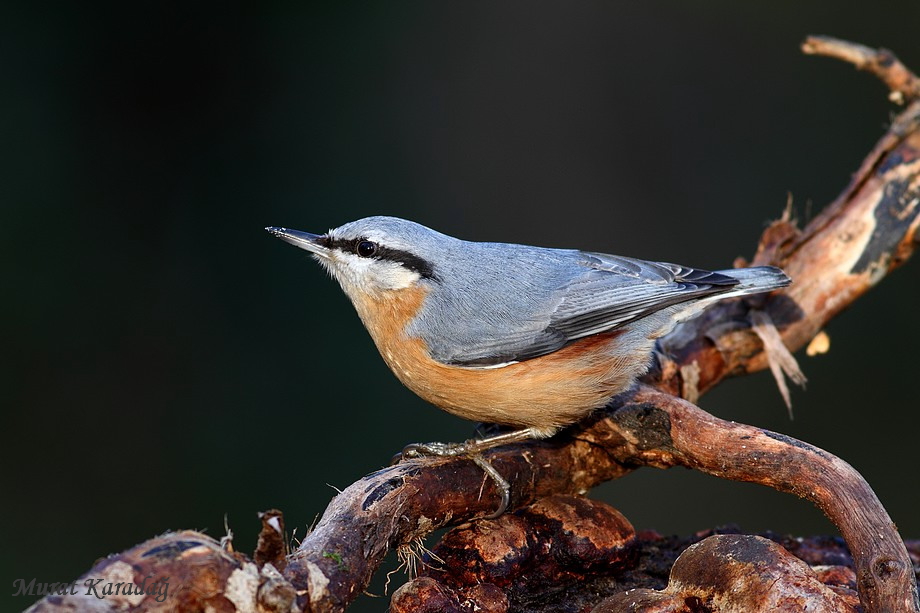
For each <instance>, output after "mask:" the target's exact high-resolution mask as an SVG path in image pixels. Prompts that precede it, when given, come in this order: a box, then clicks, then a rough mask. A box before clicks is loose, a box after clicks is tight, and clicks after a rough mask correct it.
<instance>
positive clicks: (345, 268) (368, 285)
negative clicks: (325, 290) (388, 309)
mask: <svg viewBox="0 0 920 613" xmlns="http://www.w3.org/2000/svg"><path fill="white" fill-rule="evenodd" d="M324 263H325V264H326V265H327V267H328V269H329V271H330V272H332V275H333V276H334V277H335V278H336V280H337V281H338V282H339V284H340V285H341V286H342V289H344V290H345V293H347V294H351V292H357V293H363V294H367V293H375V292H380V291H385V290H400V289H406V288H408V287H411V286H413V285H415V283H416V282H418V280H419V279H420V278H421V275H419V274H418V273H417V272H415V271H413V270H409V269H408V268H406V267H404V266H403V265H402V264H399V263H398V262H391V261H388V260H378V259H375V258H362V257H359V256H357V255H354V254H351V253H333V254H332V257H331V258H330V259H329V261H328V262H324Z"/></svg>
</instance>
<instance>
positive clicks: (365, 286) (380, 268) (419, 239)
mask: <svg viewBox="0 0 920 613" xmlns="http://www.w3.org/2000/svg"><path fill="white" fill-rule="evenodd" d="M266 230H268V231H269V232H271V233H272V234H273V235H275V236H277V237H278V238H281V239H282V240H285V241H287V242H289V243H291V244H292V245H295V246H297V247H300V248H301V249H305V250H307V251H309V252H310V253H312V254H313V256H314V257H315V258H316V259H317V260H318V261H319V262H320V263H321V264H322V265H323V266H324V267H325V268H326V269H327V270H328V271H329V272H330V273H331V274H332V276H333V277H335V279H336V280H337V281H338V282H339V284H340V285H341V286H342V289H344V290H345V293H347V294H348V295H349V297H352V298H353V297H354V294H355V293H356V292H361V293H364V294H371V295H373V294H376V293H379V292H381V291H385V290H399V289H405V288H408V287H411V286H413V285H415V284H416V283H418V282H419V281H421V280H423V279H427V280H433V279H435V278H436V276H437V270H436V265H435V264H434V262H433V261H432V260H433V259H434V256H435V254H436V253H437V252H438V250H440V249H444V248H447V247H448V246H449V244H451V243H456V242H458V241H457V239H455V238H452V237H450V236H447V235H444V234H441V233H440V232H435V231H434V230H431V229H429V228H426V227H425V226H423V225H421V224H417V223H415V222H412V221H407V220H405V219H399V218H397V217H382V216H378V217H365V218H364V219H359V220H357V221H353V222H351V223H347V224H345V225H343V226H340V227H338V228H334V229H332V230H329V231H328V232H326V233H325V234H310V233H308V232H300V231H298V230H289V229H287V228H277V227H269V228H266Z"/></svg>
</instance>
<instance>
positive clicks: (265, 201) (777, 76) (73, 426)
mask: <svg viewBox="0 0 920 613" xmlns="http://www.w3.org/2000/svg"><path fill="white" fill-rule="evenodd" d="M917 23H920V3H917V2H913V1H907V0H901V1H887V2H884V1H883V2H876V3H872V4H871V5H870V4H866V3H855V2H831V1H829V0H823V1H820V2H809V3H798V2H770V3H767V2H758V3H749V2H746V3H740V2H730V1H727V0H719V1H711V2H705V3H702V2H699V3H688V2H681V1H678V0H673V1H664V0H655V1H651V2H650V1H639V0H631V1H620V2H600V1H593V2H578V3H563V2H533V1H528V2H523V1H518V2H465V3H441V2H399V3H383V2H378V3H351V2H327V3H309V4H307V3H294V2H291V3H282V2H265V3H261V4H259V5H258V7H255V6H253V5H249V6H248V7H244V6H242V5H236V4H235V3H231V4H226V3H220V4H218V3H214V4H206V3H178V2H136V3H120V4H118V5H117V6H116V5H112V6H109V7H103V6H101V5H97V6H89V5H84V4H75V3H74V4H66V5H64V6H60V7H53V8H52V7H51V6H49V5H47V4H46V3H37V2H36V3H21V4H20V5H18V6H13V3H3V4H2V5H0V82H2V87H0V108H2V112H0V135H2V144H0V156H2V164H0V250H2V258H0V272H2V278H3V281H4V288H5V291H4V297H3V300H2V301H0V322H2V323H0V347H2V349H0V384H2V385H0V389H2V396H0V403H2V406H3V408H4V410H3V427H2V432H3V434H2V437H3V438H2V445H0V454H2V458H0V462H2V463H0V466H2V471H3V484H4V495H3V496H2V501H0V514H2V515H0V516H2V518H3V520H4V521H3V522H2V524H3V525H2V530H3V538H2V543H3V545H4V552H5V555H4V556H3V559H2V561H0V565H2V576H3V582H4V583H5V585H7V586H10V584H11V582H12V581H13V580H15V579H17V578H24V579H26V580H27V581H28V580H29V579H30V578H33V577H34V578H36V579H37V581H65V580H66V581H69V580H71V579H74V578H76V577H77V576H78V575H80V574H82V573H83V572H85V571H87V570H88V569H89V568H90V567H91V565H92V564H93V562H94V561H95V560H96V559H97V558H99V557H101V556H104V555H106V554H109V553H112V552H118V551H121V550H123V549H126V548H128V547H131V546H133V545H135V544H137V543H139V542H142V541H144V540H145V539H147V538H150V537H152V536H154V535H157V534H160V533H162V532H164V531H167V530H177V529H183V528H194V529H200V530H206V531H207V533H208V534H210V535H212V536H214V537H220V536H221V535H223V534H224V522H225V518H226V521H227V523H228V524H229V526H230V528H231V529H232V530H233V532H234V534H235V537H236V541H235V545H236V547H237V548H238V549H240V550H242V551H247V552H249V551H251V550H252V548H253V546H254V543H255V536H256V534H257V532H258V526H259V523H258V520H257V518H256V513H257V512H258V511H260V510H264V509H268V508H271V507H277V508H279V509H282V510H283V511H284V513H285V517H286V520H287V525H288V528H289V530H290V531H294V532H295V536H296V537H302V536H303V535H304V534H305V533H306V530H307V527H308V526H309V525H310V524H311V523H313V522H314V520H315V519H316V518H317V516H318V515H319V514H321V513H322V511H323V509H324V508H325V506H326V504H327V503H328V501H329V500H330V499H331V498H332V496H333V495H334V494H335V488H344V487H346V486H347V485H348V484H350V483H352V482H353V481H355V480H356V479H358V478H360V477H361V476H363V475H364V474H366V473H368V472H371V471H373V470H375V469H377V468H379V467H381V466H383V465H385V464H386V463H387V462H388V460H389V458H390V456H391V455H392V454H393V453H394V452H396V451H398V450H399V449H401V448H402V447H403V446H404V445H405V444H407V443H409V442H414V441H432V440H446V441H457V440H462V439H464V438H466V437H468V436H469V435H470V434H471V431H472V425H471V424H470V423H467V422H464V421H462V420H460V419H457V418H454V417H450V416H448V415H446V414H443V413H441V412H440V411H438V410H436V409H434V408H433V407H431V406H428V405H426V404H425V403H423V402H422V401H421V400H419V399H417V398H416V397H415V396H414V395H413V394H412V393H410V392H409V391H408V390H406V389H405V388H403V387H402V386H401V385H400V384H399V383H398V382H397V380H396V379H395V377H393V376H392V375H391V374H390V372H389V371H388V370H387V368H386V366H385V365H384V363H383V361H382V360H381V359H380V358H379V356H378V355H377V353H376V350H375V349H374V346H373V344H372V343H371V341H370V338H369V337H368V335H367V333H366V332H365V331H364V329H363V328H362V326H361V325H360V322H359V321H358V319H357V317H356V316H355V314H354V312H353V310H352V307H351V306H350V304H349V303H348V301H347V300H346V298H345V296H344V295H343V294H342V293H341V291H340V290H339V288H338V287H337V286H336V285H335V284H334V283H333V282H332V281H331V280H330V279H328V278H326V275H325V274H324V273H323V272H322V271H321V270H320V268H319V267H318V266H317V265H316V264H315V263H313V262H312V261H311V260H310V259H309V258H308V257H307V255H306V254H305V253H304V252H301V251H298V250H296V249H293V248H292V247H290V246H289V245H286V244H284V243H282V242H280V241H278V240H276V239H273V238H272V237H270V236H269V235H268V234H267V233H265V232H264V230H263V229H262V228H263V227H264V226H266V225H283V226H288V227H293V228H298V229H302V230H308V231H313V232H323V231H325V230H326V229H328V228H329V227H333V226H337V225H339V224H341V223H344V222H346V221H350V220H353V219H356V218H359V217H363V216H366V215H371V214H391V215H397V216H401V217H407V218H411V219H413V220H416V221H419V222H421V223H424V224H426V225H429V226H431V227H434V228H436V229H438V230H441V231H443V232H446V233H448V234H452V235H455V236H459V237H462V238H467V239H474V240H500V241H514V242H525V243H530V244H537V245H546V246H553V247H581V248H585V249H591V250H597V251H607V252H613V253H619V254H623V255H632V256H636V257H642V258H648V259H659V260H670V261H676V262H681V263H686V264H691V265H696V266H702V267H729V266H731V263H732V260H733V259H734V258H735V257H736V256H747V257H749V256H750V255H752V253H753V250H754V248H755V245H756V241H757V238H758V236H759V234H760V232H761V231H762V229H763V227H764V225H765V224H766V223H767V222H768V221H769V220H771V219H773V218H775V217H777V216H779V215H780V213H781V212H782V210H783V207H784V206H785V204H786V199H787V195H788V194H791V196H792V198H793V199H794V203H795V209H796V211H797V212H798V215H799V217H800V218H803V219H807V218H808V217H809V215H810V214H812V213H813V212H815V211H817V210H819V209H820V207H822V206H823V205H825V204H826V203H827V202H829V201H830V200H831V199H833V198H834V196H835V195H836V194H837V193H838V192H839V191H840V190H841V189H842V188H843V187H844V185H845V184H846V182H847V180H848V178H849V176H850V174H851V173H852V172H853V171H855V169H856V168H857V166H858V165H859V163H860V161H861V160H862V158H863V156H864V155H865V154H866V153H867V152H868V151H869V149H870V148H871V147H872V146H873V144H874V143H875V141H876V139H877V138H878V137H879V136H881V134H882V133H883V131H884V129H885V126H886V123H887V122H888V121H889V119H890V115H891V113H892V112H894V111H895V110H896V107H894V106H893V105H891V104H890V103H889V102H888V101H887V99H886V96H887V91H886V90H885V88H884V87H883V86H882V85H881V84H880V83H879V82H877V81H876V80H875V79H874V78H873V77H871V76H868V75H866V74H860V73H857V72H856V71H854V70H853V68H852V67H850V66H849V65H844V64H842V63H839V62H836V61H832V60H829V59H824V58H814V57H806V56H803V55H802V54H801V53H800V52H799V44H800V42H801V41H802V39H803V38H804V37H805V36H806V35H807V34H830V35H834V36H838V37H842V38H848V39H852V40H856V41H858V42H862V43H865V44H868V45H872V46H885V47H888V48H890V49H892V50H894V51H895V52H896V53H897V54H898V55H899V57H900V58H901V59H902V60H904V62H905V63H906V64H907V65H908V66H911V67H913V68H914V69H915V70H920V47H918V44H917V33H916V24H917ZM918 278H920V262H910V263H909V264H908V265H907V266H906V267H905V268H904V269H902V270H899V271H897V272H896V273H895V274H894V275H893V276H892V277H891V278H889V279H886V280H885V281H884V282H883V283H882V284H881V285H880V286H879V287H878V288H876V289H875V290H874V291H872V292H870V293H869V294H868V295H867V296H865V298H863V299H862V300H860V301H859V302H858V303H857V304H856V305H855V306H854V307H853V308H851V309H850V310H849V311H847V312H846V313H844V314H843V315H842V316H840V317H839V318H838V319H837V320H835V321H834V322H833V323H832V325H831V326H830V328H829V329H828V332H829V334H830V338H831V349H830V352H829V354H827V355H825V356H821V357H818V358H807V357H805V356H804V355H801V356H800V360H801V364H802V367H803V369H804V371H805V373H806V375H807V376H808V377H809V383H808V390H807V391H802V390H795V391H794V393H793V401H794V404H795V419H794V420H793V421H790V420H789V418H788V417H787V415H786V409H785V407H784V406H783V403H782V401H781V399H780V396H779V394H778V392H777V391H776V389H775V386H774V384H773V382H772V380H771V379H770V377H769V375H768V374H766V373H760V374H759V375H756V376H751V377H745V378H742V379H736V380H732V381H728V382H726V383H725V384H723V385H722V386H720V387H719V388H718V389H717V390H716V391H714V392H712V393H710V394H708V395H706V396H705V397H704V398H703V399H702V402H701V404H702V406H703V407H704V408H705V409H707V410H709V411H711V412H713V413H714V414H716V415H718V416H720V417H722V418H725V419H729V420H736V421H741V422H745V423H750V424H755V425H758V426H762V427H766V428H770V429H773V430H777V431H779V432H782V433H785V434H788V435H791V436H794V437H797V438H800V439H804V440H806V441H808V442H810V443H813V444H815V445H818V446H820V447H822V448H824V449H826V450H828V451H831V452H833V453H835V454H838V455H839V456H841V457H842V458H844V459H846V460H847V461H849V462H850V463H851V464H853V465H854V466H855V467H856V468H857V469H858V470H860V471H861V472H862V474H863V475H864V476H865V477H866V479H867V480H868V481H869V483H870V484H872V485H873V487H874V488H875V490H876V492H877V494H878V496H879V497H880V498H881V500H882V501H883V503H884V504H885V505H886V507H887V509H888V510H889V512H890V514H891V516H892V518H893V519H894V521H895V522H896V523H897V524H898V526H899V527H900V529H901V531H902V533H903V534H904V536H905V537H909V538H918V537H920V516H918V514H917V512H916V507H917V502H918V494H917V489H916V478H915V476H914V474H915V467H916V453H915V449H914V447H913V446H911V445H907V444H905V442H904V441H903V440H902V439H899V438H897V437H895V436H893V435H894V434H896V433H901V434H905V435H906V436H908V438H909V439H912V438H913V437H914V436H915V433H916V432H918V422H920V416H918V412H917V411H916V408H917V406H916V400H915V399H916V394H915V389H914V387H913V383H912V382H914V381H915V380H916V357H915V352H914V348H915V346H916V344H917V342H918V340H920V322H918V318H917V317H916V308H917V307H916V305H917V304H918V299H920V291H918V284H917V279H918ZM592 496H595V497H598V498H601V499H603V500H605V501H607V502H609V503H610V504H612V505H614V506H616V507H618V508H619V509H620V510H622V511H623V512H624V513H625V514H626V515H627V516H628V517H629V519H630V520H631V521H632V522H633V524H635V526H636V527H637V528H653V529H656V530H658V531H660V532H662V533H665V534H680V535H686V534H689V533H692V532H694V531H697V530H701V529H706V528H710V527H713V526H717V525H721V524H728V523H734V524H737V525H739V526H740V527H741V528H742V529H744V530H748V531H762V530H768V529H770V530H775V531H779V532H788V533H792V534H796V535H809V534H836V531H835V529H834V527H833V526H832V525H831V524H830V523H829V522H828V521H827V520H826V519H825V518H824V517H823V516H822V515H821V513H820V512H819V511H818V510H817V509H815V508H814V507H812V506H811V505H810V504H809V503H807V502H805V501H801V500H798V499H795V498H794V497H791V496H787V495H782V494H778V493H775V492H773V491H771V490H768V489H765V488H763V487H758V486H753V485H747V484H739V483H730V482H723V481H720V480H718V479H715V478H712V477H708V476H705V475H700V474H696V473H693V472H690V471H687V470H681V469H674V470H671V471H657V470H653V469H644V470H640V471H637V472H635V473H633V474H631V475H629V476H628V477H626V478H623V479H621V480H618V481H616V482H613V483H609V484H606V485H604V486H603V487H600V488H598V489H597V490H596V491H594V492H592ZM8 589H9V588H8ZM371 591H373V592H375V593H378V594H379V593H381V591H382V588H381V587H380V586H379V585H376V584H375V586H372V588H371ZM30 600H31V599H28V598H23V597H18V598H14V599H12V600H6V602H8V603H10V604H9V605H8V606H9V607H10V608H12V609H21V608H23V607H25V606H27V605H28V604H30ZM387 603H388V600H387V599H372V598H367V597H362V598H361V600H360V601H359V602H358V603H357V604H356V606H355V608H354V610H355V611H384V610H386V607H387Z"/></svg>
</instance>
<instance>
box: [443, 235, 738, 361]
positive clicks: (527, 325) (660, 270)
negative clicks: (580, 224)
mask: <svg viewBox="0 0 920 613" xmlns="http://www.w3.org/2000/svg"><path fill="white" fill-rule="evenodd" d="M580 256H581V257H580V258H579V261H578V267H577V269H576V272H575V274H572V275H570V276H569V277H568V278H567V279H566V280H565V282H564V283H562V284H561V285H560V286H559V287H558V288H556V289H554V290H553V292H552V294H551V295H550V296H548V297H547V300H546V306H547V308H545V309H543V310H541V309H540V308H539V305H538V307H537V308H536V309H535V310H534V312H533V316H532V317H531V318H526V317H520V316H522V315H525V314H522V313H519V314H517V315H518V316H519V319H517V320H516V321H514V322H513V325H509V326H508V327H507V328H506V330H505V331H503V332H502V333H501V334H495V333H494V331H493V332H492V333H489V334H483V335H481V336H480V337H479V338H478V339H476V342H475V343H473V344H472V345H471V346H468V347H465V348H464V350H463V351H462V352H460V353H455V355H453V356H451V359H450V360H449V361H450V362H451V363H453V364H458V365H465V366H490V365H497V364H501V363H504V362H512V361H523V360H528V359H531V358H536V357H539V356H541V355H546V354H548V353H551V352H553V351H556V350H557V349H560V348H561V347H563V346H565V345H566V344H568V343H569V342H571V341H574V340H576V339H579V338H584V337H586V336H590V335H592V334H598V333H600V332H607V331H610V330H614V329H616V328H618V327H620V326H623V325H624V324H626V323H629V322H631V321H634V320H636V319H640V318H643V317H646V316H648V315H651V314H652V313H655V312H657V311H660V310H662V309H664V308H667V307H669V306H672V305H675V304H680V303H682V302H688V301H691V300H695V299H699V298H702V297H705V296H709V295H714V294H721V293H724V292H728V291H730V290H731V289H732V288H733V287H734V286H735V285H737V284H738V280H737V279H734V278H733V277H730V276H728V275H725V274H722V273H718V272H710V271H706V270H698V269H694V268H689V267H686V266H679V265H676V264H667V263H661V262H647V261H644V260H635V259H631V258H623V257H619V256H612V255H606V254H599V253H581V254H580ZM509 323H511V322H509Z"/></svg>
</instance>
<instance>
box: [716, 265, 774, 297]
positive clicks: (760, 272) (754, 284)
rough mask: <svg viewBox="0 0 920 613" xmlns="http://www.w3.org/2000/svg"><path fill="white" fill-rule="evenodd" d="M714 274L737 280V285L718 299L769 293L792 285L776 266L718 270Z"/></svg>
mask: <svg viewBox="0 0 920 613" xmlns="http://www.w3.org/2000/svg"><path fill="white" fill-rule="evenodd" d="M716 272H718V273H719V274H723V275H725V276H726V277H731V278H733V279H737V280H738V285H735V286H734V287H733V288H732V289H731V290H730V291H728V292H726V293H724V294H722V295H721V296H720V298H727V297H729V296H745V295H747V294H759V293H760V292H769V291H772V290H775V289H779V288H781V287H786V286H787V285H789V284H790V283H792V279H790V278H789V276H788V275H786V273H784V272H783V271H782V270H780V269H779V268H777V267H776V266H754V267H752V268H733V269H731V270H718V271H716Z"/></svg>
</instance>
